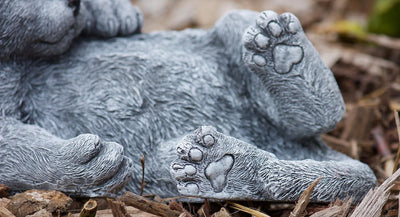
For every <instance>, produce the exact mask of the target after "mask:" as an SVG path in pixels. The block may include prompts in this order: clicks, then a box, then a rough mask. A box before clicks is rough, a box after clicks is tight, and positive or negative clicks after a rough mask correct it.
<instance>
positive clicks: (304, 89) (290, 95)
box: [242, 11, 344, 139]
mask: <svg viewBox="0 0 400 217" xmlns="http://www.w3.org/2000/svg"><path fill="white" fill-rule="evenodd" d="M243 45H244V46H243V50H242V53H243V63H244V64H245V65H247V66H248V68H249V69H250V71H252V72H254V73H255V74H257V75H258V77H259V78H260V79H261V82H262V83H263V84H264V86H265V89H266V95H267V98H268V99H269V100H268V102H267V104H265V108H264V109H265V111H266V113H267V116H268V117H269V119H270V120H271V122H272V123H273V124H274V126H275V127H277V128H278V129H280V131H281V132H282V133H283V134H285V136H287V137H289V138H292V139H302V138H311V137H313V136H316V135H319V134H321V133H323V132H326V131H328V130H330V129H332V128H333V127H334V126H335V125H336V123H337V122H338V121H339V120H340V119H341V117H342V115H343V113H344V103H343V99H342V96H341V94H340V91H339V88H338V85H337V83H336V81H335V78H334V77H333V74H332V72H331V71H330V70H329V68H328V67H327V66H326V65H325V64H324V63H323V62H322V60H321V58H320V56H319V54H318V52H317V51H316V50H315V48H314V46H313V45H312V44H311V42H310V41H309V40H308V39H307V37H306V35H305V34H304V32H303V30H302V27H301V24H300V22H299V20H298V19H297V18H296V17H295V16H294V15H293V14H291V13H284V14H281V15H278V14H276V13H275V12H273V11H264V12H262V13H260V14H259V15H258V18H257V20H256V23H255V24H254V25H252V26H250V27H249V28H248V29H247V30H246V31H245V33H244V35H243ZM263 91H264V90H263ZM255 95H257V94H255Z"/></svg>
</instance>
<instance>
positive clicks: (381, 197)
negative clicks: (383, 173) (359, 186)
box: [351, 170, 400, 217]
mask: <svg viewBox="0 0 400 217" xmlns="http://www.w3.org/2000/svg"><path fill="white" fill-rule="evenodd" d="M399 177H400V170H397V171H396V172H395V173H394V174H393V175H392V176H390V177H389V178H388V179H386V181H385V182H383V183H382V185H381V186H379V187H378V188H375V189H374V190H370V191H369V192H368V193H367V195H366V196H365V198H364V199H363V200H362V201H361V203H360V204H359V205H358V206H357V208H356V209H355V210H354V212H353V214H352V215H351V217H366V216H368V217H379V216H381V213H382V208H383V206H384V205H385V203H386V201H387V200H388V198H389V195H390V192H389V191H390V189H392V187H393V183H394V182H395V181H396V179H397V178H399Z"/></svg>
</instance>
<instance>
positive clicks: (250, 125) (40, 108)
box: [0, 0, 376, 202]
mask: <svg viewBox="0 0 400 217" xmlns="http://www.w3.org/2000/svg"><path fill="white" fill-rule="evenodd" d="M96 2H97V1H91V2H89V1H86V2H85V1H83V2H81V7H80V10H79V11H78V12H76V10H77V9H76V8H74V7H71V6H70V5H68V1H61V0H60V1H51V2H50V3H49V4H50V6H49V7H48V9H46V8H44V9H43V8H40V7H42V6H39V5H37V6H35V7H32V5H30V4H33V3H30V4H28V3H27V1H24V0H13V1H11V0H5V1H2V2H0V18H1V19H0V34H1V35H0V42H1V43H0V48H2V51H1V52H0V54H1V55H0V56H1V62H0V78H1V79H0V111H1V117H0V159H1V160H0V180H1V182H3V183H4V184H7V185H9V186H10V187H11V188H12V189H13V190H24V189H29V188H45V189H56V190H61V191H64V192H67V193H69V194H71V195H78V196H103V195H111V194H115V193H118V192H120V190H121V188H122V187H123V186H124V185H125V186H126V187H125V189H127V190H130V191H133V192H135V193H138V191H139V189H140V185H141V182H140V180H141V167H140V163H139V159H140V157H141V156H142V155H143V154H144V155H145V158H146V171H145V174H146V176H145V181H146V183H147V185H146V188H145V193H152V194H157V195H160V196H164V197H169V196H176V195H178V191H177V190H179V192H181V193H183V194H186V195H192V196H208V197H214V198H219V199H254V200H288V201H294V200H296V199H297V198H298V196H299V195H300V193H301V191H302V190H303V189H305V188H306V187H307V186H308V185H309V184H310V183H311V182H312V181H314V180H315V179H316V178H318V177H320V176H322V177H324V178H323V179H322V180H321V182H320V184H319V185H318V186H319V187H317V190H316V192H315V193H314V194H313V197H312V200H314V201H325V202H328V201H332V200H334V199H335V198H341V199H344V198H345V197H346V196H347V194H348V193H350V194H352V195H355V197H356V200H359V199H361V198H362V196H363V195H364V194H365V193H366V192H367V191H368V189H370V188H372V187H373V186H374V185H375V184H376V178H375V176H374V175H373V173H372V171H371V170H370V169H369V168H368V167H367V166H366V165H364V164H362V163H360V162H358V161H355V160H352V159H350V158H348V157H346V156H344V155H342V154H340V153H337V152H335V151H333V150H331V149H330V148H328V147H327V146H326V145H325V144H324V143H323V142H322V141H321V140H320V139H319V135H320V134H321V133H323V132H326V131H328V130H330V129H332V127H334V126H335V124H336V123H337V122H338V121H339V120H340V118H341V115H342V114H343V112H344V104H343V100H342V98H341V96H340V92H339V90H338V87H337V84H336V82H335V81H334V78H333V76H332V74H331V72H330V71H329V69H327V68H326V66H325V65H323V63H322V62H321V61H320V59H319V57H318V56H315V58H312V59H307V61H304V60H303V61H302V62H301V63H300V64H298V65H296V66H295V67H297V68H296V69H294V70H298V69H300V71H301V72H302V73H303V77H301V76H300V77H301V78H300V77H299V78H297V77H294V78H291V79H288V78H285V79H283V77H282V76H281V75H280V74H279V73H273V72H272V71H270V70H267V71H265V70H264V69H260V68H259V67H258V66H256V65H252V63H250V62H249V61H248V60H247V59H246V55H247V54H248V55H253V54H254V52H256V53H259V51H256V49H258V48H252V47H251V46H250V47H249V45H248V43H247V46H248V48H246V49H247V50H246V49H245V48H244V47H243V46H244V45H243V41H242V38H244V41H245V44H246V40H247V39H246V37H247V36H246V35H244V34H245V33H246V34H247V33H249V32H250V33H251V31H250V30H248V28H249V27H251V26H257V25H259V24H256V23H257V22H258V21H257V22H256V19H257V18H258V17H260V16H264V15H265V14H266V15H265V16H267V18H268V19H270V17H274V16H275V15H274V14H271V13H272V12H265V13H264V14H261V15H260V14H259V13H256V12H251V11H234V12H231V13H229V14H227V15H226V16H225V17H223V18H221V19H220V20H219V21H218V22H217V23H216V25H215V27H214V28H212V29H210V30H197V29H188V30H184V31H181V32H175V31H169V32H156V33H149V34H135V35H132V36H129V37H115V38H109V39H105V38H104V37H112V36H116V35H128V34H132V33H134V32H138V31H139V28H140V26H141V16H140V15H138V14H137V13H138V12H137V9H135V8H134V7H133V6H129V7H128V6H124V5H123V6H124V7H123V6H121V5H120V4H122V3H123V4H126V2H127V1H125V2H124V1H122V0H119V1H117V0H103V1H101V2H102V3H107V4H106V5H109V7H99V5H96ZM99 2H100V1H99ZM121 2H122V3H121ZM41 4H42V3H41ZM53 4H54V5H53ZM90 4H93V5H90ZM28 6H29V7H28ZM110 7H113V8H114V9H116V8H121V10H122V12H121V13H115V12H114V11H115V10H108V9H109V8H110ZM30 8H32V11H31V9H30ZM102 8H103V9H104V8H105V9H104V11H101V12H102V13H103V14H105V15H109V16H110V17H112V18H110V19H108V20H106V21H104V20H100V19H101V18H102V17H103V16H96V14H97V13H100V12H99V11H98V10H100V9H102ZM39 9H40V13H39V14H36V13H38V12H37V10H39ZM50 9H51V10H50ZM125 9H126V10H125ZM21 11H23V12H24V13H22V14H26V16H19V18H18V19H23V20H27V22H26V25H27V27H30V28H25V26H23V27H24V28H21V27H20V26H18V25H17V23H19V21H18V19H17V13H20V12H21ZM107 11H108V12H107ZM51 12H54V14H53V15H52V13H51ZM56 12H57V13H56ZM132 12H135V13H132ZM32 14H34V15H36V16H34V18H35V19H30V17H31V15H32ZM74 14H76V15H74ZM116 14H133V15H132V16H131V17H129V16H128V18H129V19H119V18H116V16H117V15H116ZM50 15H51V16H50ZM282 17H284V16H282ZM132 19H133V20H134V21H132ZM55 20H58V21H57V22H64V23H65V22H66V23H67V24H66V25H64V24H59V23H57V22H55ZM109 20H113V21H112V22H108V21H109ZM127 20H130V21H127ZM14 22H16V23H14ZM93 23H100V24H101V25H100V24H99V25H94V24H93ZM104 23H107V24H104ZM131 23H134V25H135V26H136V27H135V28H133V27H132V28H128V27H126V26H127V25H128V26H129V24H131ZM132 25H133V24H132ZM53 26H59V27H61V28H60V29H58V30H60V32H61V33H62V34H64V33H65V32H71V35H68V36H67V37H65V38H63V40H65V43H60V44H57V43H56V44H51V43H50V44H49V43H47V42H51V41H53V40H59V39H58V38H57V39H53V38H52V37H53V36H54V35H57V34H58V32H56V33H53V31H56V30H55V29H54V28H52V27H53ZM116 26H119V27H118V28H117V27H116ZM123 26H125V27H123ZM48 28H50V29H48ZM63 28H64V29H63ZM71 29H72V30H71ZM256 30H257V29H256ZM257 31H259V30H257ZM260 31H261V30H260ZM35 32H38V33H41V34H39V36H40V37H38V38H39V39H40V40H44V41H45V42H46V43H45V45H43V46H44V47H36V46H35V43H36V41H35V40H34V41H32V37H28V36H31V34H33V33H35ZM81 32H83V33H85V34H86V36H85V37H83V36H79V37H78V35H79V34H80V33H81ZM33 35H38V34H36V33H35V34H33ZM33 38H35V37H33ZM43 38H44V39H43ZM300 39H303V38H300ZM251 40H253V39H251ZM288 40H289V41H293V40H292V39H291V38H289V39H288ZM304 40H305V41H304V42H303V41H302V42H301V45H302V46H303V49H304V52H308V50H310V52H311V51H313V49H314V48H313V47H312V45H311V44H310V43H309V42H308V40H306V39H305V38H304ZM53 45H56V46H53ZM67 49H68V51H67ZM260 52H261V51H260ZM268 52H269V51H268ZM59 54H61V55H59ZM259 54H260V55H264V57H265V58H266V59H267V60H268V61H269V62H271V61H272V62H273V61H274V60H273V58H272V55H269V54H268V53H262V52H261V53H259ZM314 55H317V54H314ZM242 57H243V58H242ZM314 59H315V60H314ZM298 67H300V68H298ZM290 70H292V69H290ZM319 72H323V73H319ZM325 78H327V79H328V80H326V79H325ZM303 81H306V83H304V82H303ZM207 125H210V126H214V127H215V128H216V130H215V129H214V128H209V127H202V128H199V129H197V130H196V131H194V130H195V129H196V128H197V127H199V126H207ZM202 129H203V131H204V129H205V130H206V131H209V132H210V133H209V134H204V136H205V135H212V136H214V137H215V138H220V140H218V141H219V142H221V141H225V142H222V143H216V144H215V145H214V144H213V146H210V148H208V149H205V148H202V146H201V145H200V146H199V144H197V143H196V141H194V140H190V139H189V138H193V135H194V134H196V135H197V134H199V131H200V132H201V131H202ZM217 131H218V132H217ZM193 132H194V133H193ZM114 142H116V143H114ZM117 143H118V144H117ZM251 144H252V145H251ZM177 145H178V148H179V147H186V148H187V147H188V150H184V149H183V148H182V150H184V151H187V152H189V149H190V148H191V147H198V149H199V150H200V152H201V160H202V161H200V162H195V164H194V165H195V166H196V168H195V169H196V173H195V174H196V178H192V177H189V176H186V175H185V174H186V173H184V178H183V179H182V178H181V177H180V175H179V174H176V173H175V172H174V171H175V170H174V168H173V166H174V165H175V166H176V165H178V166H179V168H186V166H187V165H192V162H191V160H193V158H190V157H187V156H186V154H187V152H185V154H184V156H181V154H180V153H179V152H178V157H179V158H178V159H176V158H177V155H176V154H177V153H176V152H177V149H176V147H177ZM182 145H183V146H182ZM122 147H123V149H122ZM213 147H221V148H220V149H216V148H213ZM190 150H191V149H190ZM227 154H231V155H229V156H232V157H233V159H234V160H233V162H234V163H233V164H232V165H231V164H229V162H230V161H229V160H227V161H226V160H221V159H227V158H226V157H225V158H224V156H226V155H227ZM203 156H210V157H208V158H207V157H205V158H203ZM225 161H226V162H228V163H223V162H225ZM171 162H174V164H173V166H172V168H171V173H172V176H171V174H170V172H169V170H170V164H171ZM221 162H222V163H221ZM260 162H264V164H263V163H260ZM177 163H178V164H177ZM224 164H227V165H228V166H223V165H224ZM197 165H199V166H197ZM208 165H215V166H214V167H215V168H216V169H215V170H212V171H217V172H212V171H211V170H210V169H209V170H208V171H209V172H206V173H207V174H208V175H207V174H206V176H207V177H222V178H224V177H225V178H227V180H225V181H224V182H218V181H217V180H214V178H212V179H213V180H207V179H210V178H207V177H204V173H203V172H202V171H199V170H198V169H200V168H202V169H207V168H210V167H207V166H208ZM229 165H231V166H230V168H229V170H228V169H227V168H228V167H229ZM176 168H178V167H176ZM189 168H190V167H188V169H187V170H185V171H191V170H190V169H189ZM210 171H211V172H210ZM271 171H273V172H271ZM190 173H191V174H192V172H190ZM219 173H221V174H222V176H221V174H219ZM218 179H219V178H218ZM210 183H211V185H210ZM212 183H214V184H212ZM218 183H225V184H222V185H221V184H218ZM193 185H196V187H197V188H200V189H197V190H196V189H194V188H193ZM176 186H178V188H177V187H176ZM215 186H217V187H215ZM193 189H194V190H195V191H194V190H193ZM241 189H247V190H245V191H242V190H241ZM199 191H200V192H199ZM193 192H194V193H193ZM219 192H222V193H219Z"/></svg>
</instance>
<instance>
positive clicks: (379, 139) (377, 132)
mask: <svg viewBox="0 0 400 217" xmlns="http://www.w3.org/2000/svg"><path fill="white" fill-rule="evenodd" d="M371 133H372V135H373V137H374V139H375V142H376V145H377V148H378V152H379V153H380V154H381V155H382V156H383V158H384V159H385V161H384V162H385V175H386V176H387V177H389V176H391V175H392V174H393V172H392V171H393V167H394V164H395V162H393V159H392V158H391V156H390V155H391V153H390V149H389V145H388V144H387V141H386V139H385V137H384V135H383V130H382V127H380V126H378V127H375V128H374V129H372V131H371Z"/></svg>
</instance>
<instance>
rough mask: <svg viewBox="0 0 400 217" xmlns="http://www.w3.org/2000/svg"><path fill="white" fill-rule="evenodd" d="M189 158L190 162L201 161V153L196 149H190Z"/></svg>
mask: <svg viewBox="0 0 400 217" xmlns="http://www.w3.org/2000/svg"><path fill="white" fill-rule="evenodd" d="M189 158H190V160H192V161H201V160H202V159H203V152H202V151H201V150H200V149H198V148H192V149H190V151H189Z"/></svg>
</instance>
